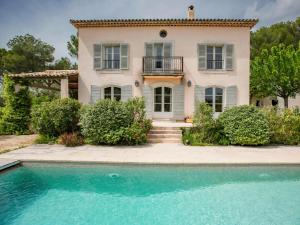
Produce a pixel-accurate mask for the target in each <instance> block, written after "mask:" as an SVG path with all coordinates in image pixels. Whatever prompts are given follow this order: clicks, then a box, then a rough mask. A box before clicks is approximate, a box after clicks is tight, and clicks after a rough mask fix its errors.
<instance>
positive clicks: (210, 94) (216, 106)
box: [205, 87, 223, 112]
mask: <svg viewBox="0 0 300 225" xmlns="http://www.w3.org/2000/svg"><path fill="white" fill-rule="evenodd" d="M205 102H206V103H207V104H209V105H210V106H211V107H212V108H213V112H222V111H223V89H222V88H218V87H210V88H205Z"/></svg>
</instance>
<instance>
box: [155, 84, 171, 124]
mask: <svg viewBox="0 0 300 225" xmlns="http://www.w3.org/2000/svg"><path fill="white" fill-rule="evenodd" d="M172 92H173V91H172V88H170V87H156V88H154V101H153V103H154V117H155V118H172V115H173V113H172V111H173V104H172V102H173V101H172V94H173V93H172Z"/></svg>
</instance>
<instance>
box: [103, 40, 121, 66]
mask: <svg viewBox="0 0 300 225" xmlns="http://www.w3.org/2000/svg"><path fill="white" fill-rule="evenodd" d="M103 64H104V69H120V45H115V46H113V45H112V46H105V45H104V60H103Z"/></svg>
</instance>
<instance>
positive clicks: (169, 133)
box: [148, 126, 182, 143]
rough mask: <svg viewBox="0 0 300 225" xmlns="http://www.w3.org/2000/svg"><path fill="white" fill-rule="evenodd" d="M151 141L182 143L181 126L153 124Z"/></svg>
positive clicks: (149, 140) (150, 133)
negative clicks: (158, 125)
mask: <svg viewBox="0 0 300 225" xmlns="http://www.w3.org/2000/svg"><path fill="white" fill-rule="evenodd" d="M148 142H149V143H182V132H181V129H180V127H157V126H153V127H152V129H151V130H150V132H149V134H148Z"/></svg>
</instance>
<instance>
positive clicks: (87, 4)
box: [0, 0, 300, 60]
mask: <svg viewBox="0 0 300 225" xmlns="http://www.w3.org/2000/svg"><path fill="white" fill-rule="evenodd" d="M189 5H194V6H195V10H196V17H197V18H259V23H258V24H257V26H256V28H255V29H257V28H259V27H261V26H268V25H271V24H273V23H277V22H281V21H288V20H294V19H295V18H296V17H297V16H300V0H0V48H7V46H6V44H7V42H8V41H9V40H10V39H12V38H13V37H15V36H16V35H24V34H27V33H29V34H32V35H33V36H35V37H36V38H40V39H41V40H42V41H45V42H47V43H49V44H51V45H52V46H53V47H55V53H54V55H55V58H56V59H58V58H60V57H66V56H67V57H69V55H68V50H67V41H68V40H69V39H70V35H72V34H76V29H75V28H74V27H73V26H72V25H71V24H70V22H69V20H70V19H117V18H130V19H132V18H186V14H187V7H188V6H189ZM73 60H74V59H73Z"/></svg>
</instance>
